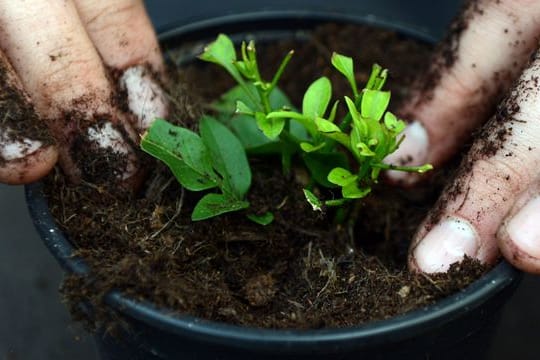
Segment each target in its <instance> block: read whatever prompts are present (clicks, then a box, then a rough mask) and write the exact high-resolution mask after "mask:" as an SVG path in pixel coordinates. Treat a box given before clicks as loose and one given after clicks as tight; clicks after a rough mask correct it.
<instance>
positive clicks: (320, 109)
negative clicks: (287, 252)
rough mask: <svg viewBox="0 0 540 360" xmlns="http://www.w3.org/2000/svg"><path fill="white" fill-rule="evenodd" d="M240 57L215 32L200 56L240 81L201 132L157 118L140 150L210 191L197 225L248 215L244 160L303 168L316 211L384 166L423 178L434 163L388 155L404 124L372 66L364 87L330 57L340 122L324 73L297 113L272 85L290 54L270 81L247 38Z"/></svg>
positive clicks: (361, 190)
mask: <svg viewBox="0 0 540 360" xmlns="http://www.w3.org/2000/svg"><path fill="white" fill-rule="evenodd" d="M239 53H240V58H238V57H237V52H236V50H235V48H234V44H233V43H232V41H231V40H230V38H228V37H227V36H226V35H219V36H218V37H217V39H216V40H215V41H214V42H213V43H211V44H210V45H209V46H208V47H207V48H206V49H205V51H204V52H203V54H202V55H201V56H200V58H201V59H202V60H204V61H208V62H212V63H215V64H217V65H219V66H221V67H222V68H223V69H225V70H226V71H227V72H228V73H229V74H230V75H231V76H232V77H233V79H234V80H235V81H236V82H237V84H238V85H237V86H235V87H234V88H232V89H231V90H229V91H228V92H226V93H225V94H223V95H222V97H221V98H220V99H219V100H218V101H217V102H216V103H214V104H213V108H214V110H215V112H216V115H215V118H211V117H208V116H205V117H203V118H202V119H201V122H200V131H199V132H200V135H198V134H196V133H194V132H192V131H190V130H187V129H184V128H181V127H177V126H173V125H171V124H169V123H167V122H165V121H164V120H158V121H156V122H155V123H154V125H152V127H151V128H150V130H149V131H148V132H147V133H146V134H145V135H144V136H143V139H142V148H143V150H145V151H146V152H148V153H150V154H152V155H153V156H155V157H157V158H159V159H161V160H162V161H164V162H165V163H166V164H167V165H168V166H169V167H170V168H171V170H172V172H173V174H174V175H175V176H176V178H177V179H178V181H179V182H180V183H181V184H182V186H184V187H185V188H186V189H188V190H191V191H203V190H210V189H219V193H215V192H211V193H207V194H206V195H205V196H204V197H203V198H202V199H201V200H200V201H199V203H198V204H197V206H196V207H195V210H194V211H193V214H192V219H193V220H202V219H206V218H209V217H212V216H216V215H219V214H222V213H225V212H230V211H236V210H241V209H247V208H248V207H249V203H248V202H246V201H245V196H246V193H247V192H248V190H249V186H250V182H251V172H250V168H249V164H248V161H247V157H246V153H247V154H248V155H250V156H260V155H272V154H274V155H275V154H278V155H280V156H281V160H282V165H283V172H284V175H285V176H287V175H288V174H289V172H290V171H291V167H292V166H293V161H294V160H295V159H299V160H300V164H303V165H304V166H305V167H306V168H307V169H308V171H309V174H310V178H311V182H310V183H311V184H312V186H311V187H310V188H306V189H304V194H305V196H306V199H307V201H308V202H309V203H310V204H311V206H312V207H313V209H315V210H321V211H322V210H323V209H324V207H328V206H344V205H346V204H347V203H349V202H351V201H356V200H358V199H361V198H363V197H365V196H366V195H367V194H369V193H370V192H371V189H372V186H373V185H374V184H375V183H377V181H378V180H379V176H380V173H381V170H390V169H392V170H400V171H407V172H417V173H424V172H426V171H428V170H430V169H432V166H431V165H429V164H426V165H422V166H398V165H392V164H387V163H385V162H384V159H385V158H386V157H387V156H388V155H389V154H391V153H393V152H394V151H396V150H397V148H398V147H399V145H400V144H401V142H402V141H403V138H404V137H403V135H401V133H402V131H403V130H404V128H405V123H404V122H403V121H402V120H401V119H398V118H397V117H396V115H394V114H392V113H391V112H390V111H388V110H387V108H388V105H389V102H390V97H391V94H390V92H388V91H385V90H383V87H384V85H385V83H386V80H387V78H388V71H387V70H386V69H383V68H382V67H380V66H379V65H377V64H375V65H373V68H372V72H371V76H370V77H369V80H368V82H367V84H366V85H365V86H364V87H363V88H360V87H359V86H358V84H357V82H356V78H355V75H354V74H355V73H354V64H353V60H352V58H350V57H347V56H344V55H341V54H337V53H334V54H333V55H332V59H331V60H332V65H333V66H334V68H335V69H336V70H338V71H339V72H340V73H341V74H342V75H343V76H344V77H345V78H346V79H347V81H348V83H349V85H350V88H351V97H347V96H346V97H345V98H344V103H345V106H346V110H347V113H346V115H345V116H344V117H343V118H342V119H340V120H339V121H338V119H336V117H337V115H336V114H337V113H338V112H337V109H338V106H339V101H334V102H333V103H332V84H331V82H330V80H329V79H328V78H326V77H321V78H319V79H317V80H315V81H314V82H313V83H312V84H311V85H310V86H309V87H308V89H307V90H306V92H305V94H304V97H303V101H302V108H301V110H297V109H295V108H294V106H293V105H292V104H291V103H290V101H289V100H288V97H287V96H286V95H285V94H284V93H283V92H282V91H281V90H280V89H279V88H278V86H277V85H278V82H279V79H280V78H281V76H282V74H283V72H284V71H285V69H286V67H287V64H288V63H289V61H290V60H291V58H292V56H293V52H292V51H291V52H289V53H288V54H287V55H286V56H285V58H284V59H283V61H282V62H281V64H280V66H279V67H278V69H277V70H276V73H275V75H274V76H273V77H272V78H271V79H270V80H269V81H266V80H264V79H263V78H262V77H261V72H260V69H259V64H258V61H257V51H256V47H255V44H254V42H253V41H251V42H249V43H246V42H244V43H242V45H241V48H240V51H239ZM315 183H317V184H319V185H320V186H323V187H328V188H339V189H340V193H341V197H340V198H337V199H331V200H322V199H319V198H318V197H317V196H316V195H315V193H314V192H313V191H312V187H313V184H315ZM248 217H249V218H250V219H251V220H253V221H255V222H257V223H260V224H263V225H264V224H268V223H270V222H271V221H272V219H273V216H272V214H271V213H267V214H264V215H262V216H255V215H248Z"/></svg>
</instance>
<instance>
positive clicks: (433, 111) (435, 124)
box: [386, 0, 540, 184]
mask: <svg viewBox="0 0 540 360" xmlns="http://www.w3.org/2000/svg"><path fill="white" fill-rule="evenodd" d="M539 33H540V2H539V1H530V0H528V1H525V0H520V1H516V0H500V1H492V0H478V1H467V6H466V7H465V8H464V10H463V12H462V13H461V15H460V16H459V17H458V18H457V19H456V20H455V22H454V23H453V25H452V27H451V29H450V33H449V34H448V36H447V37H446V39H445V40H444V41H443V42H442V43H441V45H439V47H438V49H437V50H436V52H435V54H434V57H433V59H432V65H431V68H430V69H428V71H426V72H425V73H424V74H423V75H422V76H421V77H420V78H419V79H418V81H417V82H416V84H415V85H414V86H413V91H412V96H411V97H410V99H409V101H408V102H407V103H406V104H405V105H404V106H403V107H402V109H401V111H400V112H401V115H402V116H403V117H404V118H407V119H411V120H416V122H413V123H412V124H411V125H410V126H409V127H408V128H407V129H406V130H405V135H406V137H405V141H404V142H403V144H402V146H401V147H400V148H399V149H398V150H397V151H396V152H395V153H394V154H392V155H390V156H389V157H387V159H386V161H387V162H388V163H395V164H400V165H421V164H424V163H431V164H433V165H434V166H438V165H440V164H442V163H444V162H445V161H446V160H448V159H449V158H450V157H452V156H453V154H454V153H455V152H456V150H458V149H459V148H460V147H461V146H462V145H463V144H464V143H465V142H466V141H467V140H468V139H469V137H470V135H471V133H472V132H473V130H474V129H476V128H477V127H478V126H479V125H480V124H481V123H482V122H484V121H485V120H486V119H487V118H489V116H490V115H491V114H492V112H493V109H494V107H495V106H496V105H497V103H498V102H499V101H500V96H501V94H504V93H506V91H507V90H508V89H509V88H510V86H511V83H512V82H513V81H514V80H515V79H516V78H517V77H518V76H519V74H520V73H521V71H522V70H523V68H524V67H525V65H526V64H527V62H528V59H529V56H530V54H531V53H532V52H533V51H534V50H535V49H536V46H537V44H538V41H537V35H538V34H539ZM388 175H389V178H390V180H394V181H395V182H404V183H405V184H411V183H413V182H415V181H416V180H417V179H418V177H417V176H415V175H414V174H407V173H402V172H395V171H394V172H390V173H389V174H388Z"/></svg>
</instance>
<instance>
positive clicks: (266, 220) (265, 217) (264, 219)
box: [247, 211, 274, 226]
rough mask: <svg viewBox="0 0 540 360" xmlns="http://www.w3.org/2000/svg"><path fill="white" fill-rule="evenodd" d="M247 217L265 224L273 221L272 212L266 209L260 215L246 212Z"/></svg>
mask: <svg viewBox="0 0 540 360" xmlns="http://www.w3.org/2000/svg"><path fill="white" fill-rule="evenodd" d="M247 218H248V219H249V220H251V221H253V222H254V223H257V224H259V225H263V226H266V225H270V224H271V223H272V222H273V221H274V214H272V213H271V212H270V211H268V212H266V213H264V214H262V215H255V214H248V215H247Z"/></svg>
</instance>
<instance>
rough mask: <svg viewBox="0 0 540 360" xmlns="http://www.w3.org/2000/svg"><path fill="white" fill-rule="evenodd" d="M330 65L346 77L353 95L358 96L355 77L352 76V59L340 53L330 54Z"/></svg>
mask: <svg viewBox="0 0 540 360" xmlns="http://www.w3.org/2000/svg"><path fill="white" fill-rule="evenodd" d="M332 65H334V67H335V68H336V69H337V70H338V71H339V72H340V73H342V74H343V76H345V78H347V80H348V81H349V84H350V85H351V89H352V91H353V94H354V97H355V98H356V97H357V96H358V87H357V85H356V79H355V77H354V64H353V59H352V58H350V57H348V56H345V55H341V54H338V53H333V54H332Z"/></svg>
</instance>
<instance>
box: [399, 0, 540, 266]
mask: <svg viewBox="0 0 540 360" xmlns="http://www.w3.org/2000/svg"><path fill="white" fill-rule="evenodd" d="M539 37H540V1H536V0H519V1H518V0H478V1H470V2H469V4H468V5H467V8H466V10H465V11H464V13H463V14H462V15H461V16H460V18H459V19H458V20H457V21H456V22H455V23H454V25H453V26H452V33H451V34H450V36H449V37H448V38H447V40H446V42H445V44H444V46H442V47H441V48H440V49H439V51H438V56H437V59H436V61H435V62H434V66H433V68H432V70H431V71H429V73H428V74H427V76H426V78H425V79H424V81H423V84H421V86H420V87H419V89H420V91H418V92H417V93H416V95H415V96H413V98H412V101H410V102H409V103H408V105H407V106H406V107H405V109H404V111H403V115H404V116H407V117H408V118H411V119H417V122H415V123H412V124H411V125H409V127H408V128H407V130H406V134H407V136H408V138H407V139H406V140H405V143H404V144H403V146H402V148H400V149H399V150H398V153H397V154H395V155H393V158H392V159H391V160H392V161H400V160H403V161H404V162H406V163H407V162H408V163H412V164H421V163H425V162H429V163H432V164H433V165H434V166H435V167H437V166H438V165H440V164H442V163H443V162H444V161H445V160H448V158H449V157H451V156H452V155H453V153H454V152H455V151H456V150H457V149H458V148H459V147H460V146H462V144H463V143H464V141H466V140H467V139H468V138H469V136H470V135H471V132H472V131H473V130H474V129H475V128H476V127H478V126H479V125H480V124H481V123H482V122H483V121H484V120H485V119H486V118H488V117H489V115H491V114H492V113H493V110H494V108H495V105H497V103H499V102H500V101H501V99H500V98H499V97H498V96H499V94H501V93H507V94H508V96H507V97H506V98H505V99H504V100H503V101H502V103H500V105H499V107H498V109H497V110H496V112H495V115H494V116H493V117H491V119H490V120H489V121H488V122H487V123H486V125H485V126H484V128H483V130H482V131H481V132H480V134H479V135H478V136H477V137H476V140H475V142H474V144H473V146H472V148H471V150H470V151H469V153H468V154H467V155H466V157H465V159H464V160H463V162H462V164H461V167H460V170H459V172H458V175H457V178H456V179H455V180H454V182H453V183H452V184H451V185H450V186H448V187H447V189H446V190H445V191H444V193H443V195H442V196H441V198H440V199H439V201H438V203H437V205H436V206H435V208H434V209H432V211H431V214H430V215H429V216H428V217H427V219H426V220H425V221H424V223H423V224H422V226H421V227H420V229H419V231H418V233H417V234H416V236H415V238H414V239H413V244H412V247H411V251H410V262H409V264H410V267H411V269H413V270H419V271H423V272H428V273H431V272H439V271H445V270H446V269H448V267H449V265H450V264H451V263H454V262H456V261H459V260H461V259H462V258H463V256H464V255H468V256H470V257H473V258H477V259H479V260H481V261H482V262H485V263H493V262H494V261H495V260H496V259H497V257H498V254H499V251H500V252H502V254H503V255H504V256H505V257H506V259H507V260H508V261H510V262H511V263H512V264H514V265H515V266H517V267H519V268H521V269H523V270H525V271H528V272H533V273H540V52H536V53H534V55H533V56H532V57H531V54H533V51H535V50H538V45H539V42H538V39H539ZM509 90H510V91H509ZM390 176H391V177H392V178H394V179H395V180H401V181H404V182H411V181H414V178H411V177H403V176H401V175H398V174H390Z"/></svg>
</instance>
